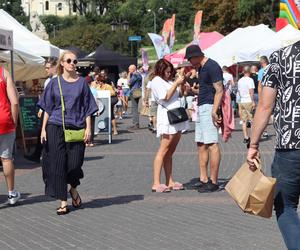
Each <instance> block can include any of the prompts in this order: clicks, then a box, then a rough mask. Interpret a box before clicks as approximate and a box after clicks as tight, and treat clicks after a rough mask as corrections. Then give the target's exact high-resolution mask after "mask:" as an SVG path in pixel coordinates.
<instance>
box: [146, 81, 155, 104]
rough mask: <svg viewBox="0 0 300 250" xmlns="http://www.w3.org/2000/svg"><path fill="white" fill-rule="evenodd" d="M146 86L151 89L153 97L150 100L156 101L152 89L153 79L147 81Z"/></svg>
mask: <svg viewBox="0 0 300 250" xmlns="http://www.w3.org/2000/svg"><path fill="white" fill-rule="evenodd" d="M146 88H147V89H151V97H150V100H151V102H155V98H154V95H153V91H152V81H149V82H148V83H147V86H146Z"/></svg>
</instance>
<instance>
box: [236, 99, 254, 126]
mask: <svg viewBox="0 0 300 250" xmlns="http://www.w3.org/2000/svg"><path fill="white" fill-rule="evenodd" d="M239 109H240V111H241V117H240V118H241V120H242V121H243V122H247V121H252V120H253V115H252V113H251V111H252V103H251V102H250V103H239Z"/></svg>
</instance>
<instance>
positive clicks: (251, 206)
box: [225, 161, 276, 218]
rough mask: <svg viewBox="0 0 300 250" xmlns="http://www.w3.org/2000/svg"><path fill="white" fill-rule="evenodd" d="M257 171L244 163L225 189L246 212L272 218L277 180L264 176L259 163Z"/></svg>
mask: <svg viewBox="0 0 300 250" xmlns="http://www.w3.org/2000/svg"><path fill="white" fill-rule="evenodd" d="M255 165H256V167H257V169H256V171H254V172H253V171H251V170H250V169H249V165H248V164H247V163H244V164H243V165H242V166H241V168H240V169H239V170H238V171H237V172H236V173H235V175H234V176H233V177H232V178H231V180H230V181H229V182H228V184H227V185H226V187H225V189H226V191H227V192H228V193H229V195H230V196H231V197H232V198H233V199H234V200H235V202H236V203H237V204H238V206H239V207H240V208H241V209H242V210H243V211H244V212H245V213H249V214H253V215H258V216H261V217H264V218H270V217H272V209H273V203H274V191H275V184H276V179H275V178H272V177H267V176H265V175H264V173H263V172H262V169H261V164H260V162H259V161H255Z"/></svg>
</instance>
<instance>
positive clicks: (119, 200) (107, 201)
mask: <svg viewBox="0 0 300 250" xmlns="http://www.w3.org/2000/svg"><path fill="white" fill-rule="evenodd" d="M142 200H144V195H125V196H116V197H110V198H103V199H95V200H91V201H89V202H85V203H83V204H82V208H101V207H108V206H113V205H122V204H128V203H130V202H133V201H142Z"/></svg>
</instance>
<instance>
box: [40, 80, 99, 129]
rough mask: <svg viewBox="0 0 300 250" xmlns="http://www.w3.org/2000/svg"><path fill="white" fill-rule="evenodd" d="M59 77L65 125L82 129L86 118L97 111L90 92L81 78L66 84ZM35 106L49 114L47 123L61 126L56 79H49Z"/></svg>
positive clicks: (59, 100) (59, 101)
mask: <svg viewBox="0 0 300 250" xmlns="http://www.w3.org/2000/svg"><path fill="white" fill-rule="evenodd" d="M59 77H60V83H61V88H62V93H63V97H64V102H65V125H66V126H67V127H75V128H84V127H85V119H86V117H88V116H90V115H92V114H93V113H95V112H96V111H97V110H98V106H97V104H96V102H95V99H94V97H93V95H92V92H91V90H90V88H89V86H88V85H87V83H86V80H85V79H84V78H82V77H80V78H79V79H78V80H77V81H76V82H67V81H66V80H65V79H64V78H63V77H62V76H59ZM37 105H38V106H39V107H40V108H41V109H42V110H44V111H45V112H47V113H48V114H49V120H48V123H50V124H55V125H62V109H61V99H60V93H59V87H58V79H57V77H55V78H52V79H51V81H50V82H49V84H48V85H47V87H46V89H45V91H44V93H43V95H42V97H41V98H40V100H39V102H38V104H37Z"/></svg>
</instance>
